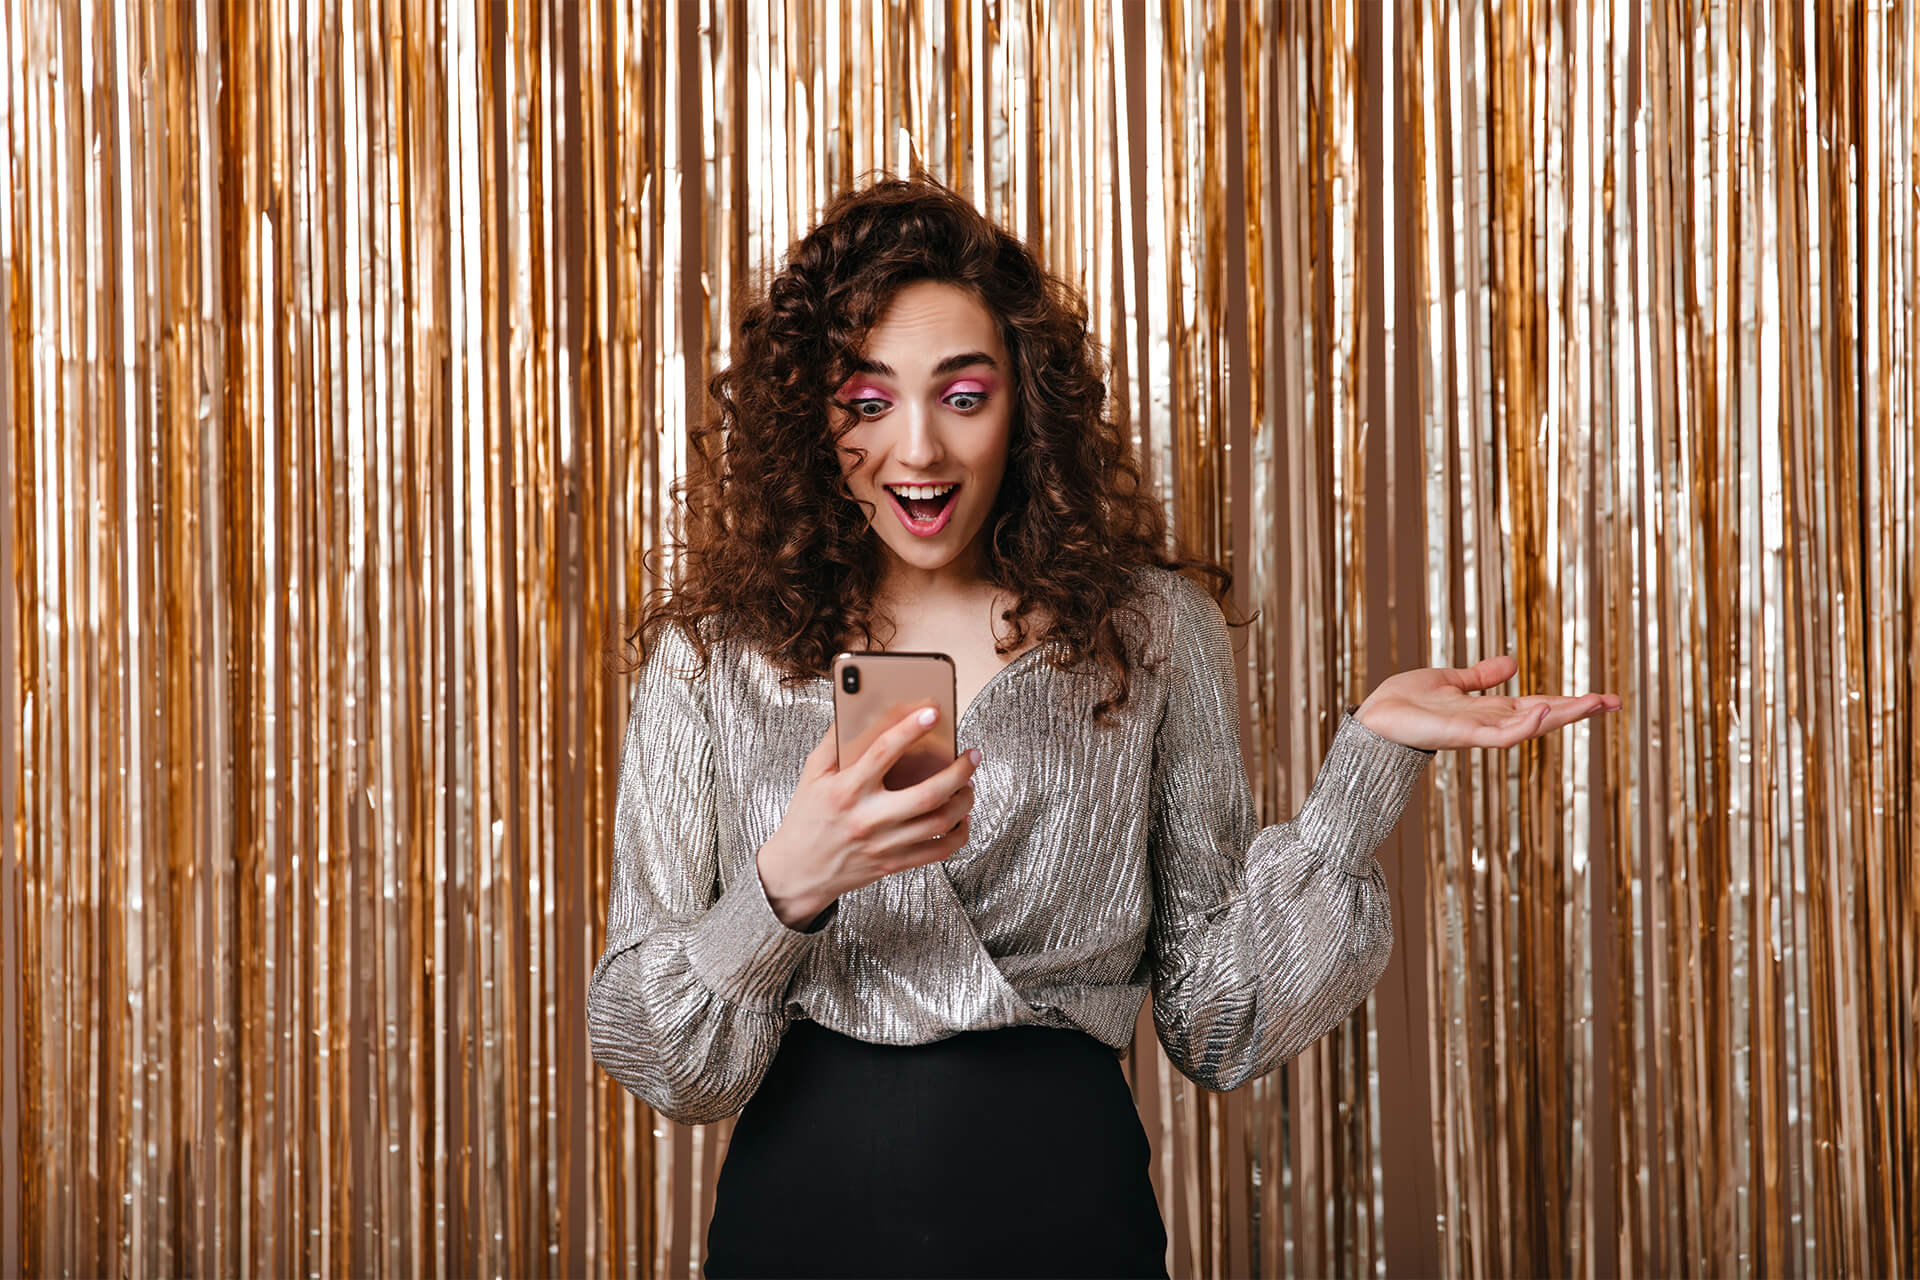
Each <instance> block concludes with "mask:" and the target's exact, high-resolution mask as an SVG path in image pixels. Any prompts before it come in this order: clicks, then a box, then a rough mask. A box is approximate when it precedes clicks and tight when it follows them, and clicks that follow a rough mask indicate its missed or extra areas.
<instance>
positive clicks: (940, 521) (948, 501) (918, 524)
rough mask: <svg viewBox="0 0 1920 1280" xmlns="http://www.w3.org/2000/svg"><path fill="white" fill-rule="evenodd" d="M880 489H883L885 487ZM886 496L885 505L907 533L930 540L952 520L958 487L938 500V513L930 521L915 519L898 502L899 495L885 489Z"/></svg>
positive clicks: (901, 503)
mask: <svg viewBox="0 0 1920 1280" xmlns="http://www.w3.org/2000/svg"><path fill="white" fill-rule="evenodd" d="M882 487H883V488H884V487H885V486H882ZM886 494H887V503H888V505H889V506H891V507H892V508H893V514H894V516H895V518H896V519H898V520H899V521H900V523H901V525H902V526H903V527H905V529H906V530H907V532H908V533H911V534H913V535H914V536H915V537H917V538H931V537H933V536H934V535H935V534H937V533H939V532H940V531H941V530H942V529H944V528H946V527H947V521H949V520H951V519H953V509H954V507H955V506H956V505H957V500H958V498H959V497H960V487H959V486H958V485H955V486H954V487H953V488H952V489H951V490H950V491H948V493H947V494H946V496H945V497H944V498H942V499H940V501H941V503H942V506H941V508H940V513H939V514H938V515H936V516H934V517H933V518H932V519H931V520H921V519H918V518H916V517H915V516H914V514H913V512H911V511H910V510H908V509H907V506H906V504H905V503H903V502H902V501H901V500H900V495H898V494H896V493H895V492H894V491H893V490H892V489H887V490H886ZM916 501H917V500H916Z"/></svg>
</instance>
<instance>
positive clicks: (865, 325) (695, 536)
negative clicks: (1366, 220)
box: [626, 177, 1232, 722]
mask: <svg viewBox="0 0 1920 1280" xmlns="http://www.w3.org/2000/svg"><path fill="white" fill-rule="evenodd" d="M922 280H927V281H938V282H943V283H948V284H953V285H957V286H959V287H961V288H964V289H967V290H970V291H971V292H972V293H973V294H974V295H975V296H977V297H978V298H980V299H981V300H982V301H983V302H984V303H985V304H986V306H987V307H988V309H989V310H990V311H991V312H992V314H994V315H995V316H997V317H998V318H999V320H1000V323H1001V327H1002V335H1003V339H1004V342H1005V344H1006V348H1007V351H1008V352H1009V354H1010V356H1011V359H1012V362H1013V372H1014V380H1015V384H1016V387H1017V391H1018V395H1017V399H1016V401H1015V405H1014V409H1013V420H1012V424H1011V435H1010V439H1009V443H1008V448H1007V466H1006V472H1005V476H1004V478H1003V480H1002V482H1001V486H1000V493H999V495H998V497H997V499H996V501H995V503H994V506H993V508H992V510H991V512H990V514H989V516H988V528H989V529H990V534H989V538H988V547H989V551H988V556H987V559H988V566H989V567H988V581H989V582H990V583H991V584H992V585H993V586H994V587H996V588H998V589H1000V590H1002V591H1004V592H1006V593H1008V594H1010V595H1011V596H1012V597H1013V598H1014V600H1015V601H1016V603H1015V604H1014V606H1013V607H1012V608H1011V609H1008V610H1007V611H1005V612H1004V613H1002V614H1001V617H1002V619H1003V620H1004V621H1005V622H1007V623H1008V624H1010V628H1011V632H1012V637H1013V638H1012V640H1011V641H1010V642H1009V643H1008V644H1005V645H997V646H996V649H997V651H998V652H1000V653H1003V654H1004V653H1008V652H1012V651H1014V650H1017V649H1018V648H1020V647H1021V645H1022V644H1024V642H1025V640H1026V637H1027V625H1026V622H1025V619H1026V616H1027V615H1028V614H1029V613H1032V612H1033V611H1034V610H1035V609H1036V608H1038V609H1040V610H1041V611H1042V616H1044V617H1045V618H1046V619H1047V620H1048V621H1047V625H1046V628H1045V630H1044V631H1043V632H1042V633H1041V635H1040V637H1039V639H1040V641H1042V642H1044V641H1048V640H1054V641H1058V642H1059V643H1058V645H1057V646H1056V648H1055V652H1054V653H1053V654H1052V655H1051V656H1049V659H1048V660H1049V661H1050V662H1051V663H1052V665H1053V666H1054V667H1055V668H1056V669H1060V670H1068V669H1082V670H1083V669H1085V668H1086V666H1087V664H1088V663H1089V662H1090V661H1091V662H1094V663H1097V664H1098V665H1099V666H1100V667H1102V668H1104V669H1105V670H1106V672H1107V675H1108V683H1107V686H1106V688H1105V690H1104V692H1105V694H1106V697H1105V698H1104V699H1103V700H1102V701H1101V702H1100V703H1099V704H1098V705H1096V706H1095V708H1094V719H1095V720H1096V721H1098V722H1105V721H1106V720H1107V719H1108V717H1109V713H1110V711H1111V710H1112V709H1113V708H1116V707H1119V706H1123V705H1125V703H1126V701H1127V695H1128V690H1129V674H1130V666H1129V659H1128V655H1127V649H1126V646H1125V644H1124V643H1123V641H1122V636H1121V634H1120V631H1119V629H1118V628H1117V627H1116V625H1115V623H1114V615H1115V613H1116V612H1117V611H1120V610H1124V609H1129V608H1130V607H1131V606H1130V605H1129V604H1128V597H1129V595H1130V593H1131V590H1132V579H1133V575H1134V572H1135V570H1137V569H1138V568H1140V567H1142V566H1147V565H1153V566H1157V567H1160V568H1163V569H1171V570H1175V571H1180V570H1186V569H1192V570H1197V571H1199V572H1202V573H1206V574H1209V575H1211V576H1213V577H1214V578H1215V579H1216V580H1217V585H1216V587H1215V589H1214V591H1213V595H1214V598H1215V599H1216V600H1223V599H1224V598H1225V596H1226V593H1227V590H1228V589H1229V587H1230V586H1231V583H1232V576H1231V575H1230V574H1229V573H1228V572H1227V570H1225V569H1223V568H1221V567H1220V566H1219V565H1217V564H1215V563H1213V562H1212V561H1210V560H1201V559H1191V558H1181V557H1177V556H1175V555H1173V554H1172V553H1171V552H1170V551H1169V547H1168V538H1167V529H1166V521H1165V518H1164V516H1163V515H1162V513H1161V508H1160V504H1159V502H1158V501H1156V500H1155V499H1154V497H1153V496H1152V495H1151V494H1149V493H1146V492H1143V489H1142V481H1141V476H1140V471H1139V468H1138V466H1137V465H1136V464H1135V462H1134V460H1133V458H1132V456H1131V451H1130V450H1129V448H1128V443H1127V438H1126V435H1125V434H1124V433H1123V432H1122V430H1121V429H1120V427H1119V426H1118V425H1117V424H1116V423H1115V422H1114V421H1113V419H1112V418H1110V417H1109V416H1108V415H1107V412H1106V409H1107V386H1106V381H1105V378H1104V376H1103V375H1104V372H1105V369H1104V363H1103V361H1102V360H1101V358H1100V354H1099V351H1098V348H1097V347H1096V345H1095V343H1094V341H1093V337H1092V335H1091V334H1090V333H1089V332H1088V330H1087V309H1086V303H1085V302H1084V301H1083V300H1082V298H1081V297H1080V295H1079V293H1078V292H1077V291H1076V290H1074V289H1073V288H1072V287H1071V286H1069V285H1068V284H1066V283H1065V282H1063V281H1061V280H1060V279H1058V278H1057V277H1055V276H1054V275H1052V274H1051V273H1050V272H1048V271H1047V270H1046V269H1045V268H1044V267H1042V266H1041V264H1040V263H1039V261H1038V260H1036V259H1035V257H1034V255H1033V254H1032V253H1030V252H1029V251H1028V250H1027V248H1026V246H1025V245H1023V244H1021V243H1020V241H1019V240H1018V239H1016V238H1015V237H1014V236H1012V235H1010V234H1009V233H1008V232H1006V231H1004V230H1002V229H1001V228H999V227H997V226H995V225H994V224H993V223H992V222H991V221H989V220H988V219H987V218H986V217H985V216H983V215H982V214H981V213H980V212H979V211H978V210H976V209H975V208H974V207H973V206H972V205H971V204H969V203H968V202H967V201H966V200H965V199H964V198H962V197H961V196H960V195H958V194H956V193H955V192H953V191H952V190H950V189H948V188H947V187H945V186H943V185H941V184H940V183H938V182H936V181H933V180H931V179H928V178H925V177H915V178H913V179H910V180H900V179H882V180H879V181H874V182H872V183H870V184H869V185H867V186H865V187H864V188H862V189H858V190H854V191H849V192H846V193H844V194H842V195H841V196H839V197H838V198H837V199H835V200H834V201H833V202H832V204H831V205H829V206H828V208H827V210H826V213H825V215H824V216H823V217H822V219H821V221H820V223H819V225H818V226H817V227H815V228H814V229H813V230H812V231H811V232H809V233H808V234H807V235H806V236H805V237H804V238H803V239H801V240H800V242H799V243H798V244H796V245H795V246H794V247H793V248H792V250H791V251H790V252H789V254H788V257H787V261H786V264H785V265H784V266H783V267H781V268H779V269H778V270H777V271H776V272H775V273H774V274H773V276H772V278H771V280H770V282H769V283H768V285H767V288H766V291H765V293H764V294H763V295H759V296H756V297H755V298H753V299H752V301H751V303H750V304H749V305H747V306H746V307H744V309H743V310H742V311H741V312H740V318H739V323H738V328H737V330H736V334H735V340H734V348H733V349H734V353H735V356H734V361H733V363H732V364H731V365H730V366H728V367H727V368H726V369H723V370H721V371H720V372H719V373H717V374H715V375H714V376H713V378H712V379H711V380H710V381H709V383H708V384H707V385H708V391H709V393H710V395H711V398H712V399H711V404H710V406H709V412H708V414H707V415H706V417H705V419H704V420H703V421H702V422H701V423H700V424H699V425H698V426H696V427H695V428H694V429H693V431H692V434H691V443H692V446H693V449H692V460H691V465H690V467H689V472H688V475H687V476H686V477H685V478H684V479H682V480H677V481H675V482H674V484H673V486H672V489H671V490H670V492H671V493H672V495H673V496H674V497H675V498H676V499H682V500H683V501H681V502H677V503H676V507H677V508H678V514H679V517H680V532H681V533H682V535H683V536H675V537H674V539H673V546H674V547H675V549H676V551H677V552H678V555H677V557H676V560H675V566H674V572H673V576H672V581H671V583H670V584H668V585H664V586H660V587H657V588H656V589H655V590H654V591H653V592H652V593H651V596H650V598H649V600H648V602H647V603H646V605H645V607H644V608H643V609H642V610H641V611H640V613H639V618H638V621H637V623H635V624H634V625H633V626H632V627H631V628H630V629H629V631H628V633H627V637H626V638H627V640H628V642H629V644H630V645H632V646H633V647H634V648H636V649H637V650H638V654H639V657H638V660H637V661H635V662H633V663H632V665H631V666H630V667H628V669H633V668H635V667H637V666H638V665H639V664H640V663H642V662H644V661H645V655H646V653H647V652H649V651H650V648H651V645H650V644H649V640H650V638H651V637H652V635H653V633H654V632H655V630H656V629H657V628H659V627H661V626H663V625H665V624H667V623H669V622H675V623H678V624H680V625H681V627H682V628H683V630H684V631H685V633H686V635H687V638H688V640H689V641H690V642H691V643H692V645H693V646H694V649H695V652H696V653H697V654H698V655H699V661H700V669H701V670H704V669H705V667H706V664H707V661H708V659H709V657H710V656H711V647H712V645H714V644H717V643H720V642H722V641H725V640H737V641H740V642H743V643H745V644H747V645H750V646H751V647H753V648H754V649H757V650H758V651H760V652H761V653H763V654H765V655H766V656H767V657H768V658H769V659H771V660H772V661H773V662H774V663H775V665H776V666H778V667H779V668H780V669H781V670H782V671H783V672H785V673H786V679H787V682H788V683H789V684H791V683H794V682H797V681H801V680H810V679H820V678H823V677H825V676H826V675H827V674H828V672H829V671H830V669H831V665H832V661H833V656H834V654H835V653H836V652H838V651H839V649H840V647H841V645H840V644H839V640H840V638H841V637H844V636H848V635H853V634H856V633H857V634H860V635H864V636H865V637H866V638H867V643H868V645H869V646H870V647H871V646H872V645H873V630H872V622H873V616H872V609H873V601H874V592H875V588H876V586H877V584H878V581H879V576H880V570H881V559H880V550H879V539H878V536H877V535H875V534H874V533H873V532H872V529H871V526H870V523H869V522H870V519H871V516H870V513H869V508H867V507H865V506H863V505H861V504H859V503H858V502H856V500H855V499H854V496H853V494H852V493H851V492H850V491H849V490H848V488H847V484H846V479H845V477H844V476H843V474H842V472H841V467H840V461H839V448H838V442H839V439H840V436H841V435H842V434H844V433H845V432H846V431H847V430H848V429H849V428H850V427H851V425H852V423H851V421H842V422H841V423H840V424H839V425H837V426H836V425H835V418H836V415H835V414H834V413H833V409H834V408H835V407H836V406H839V407H843V408H844V407H845V406H840V405H839V402H838V401H837V400H836V399H835V388H838V387H840V386H841V385H842V384H843V383H844V382H845V380H846V379H847V377H848V376H850V375H851V374H852V373H853V372H854V370H855V367H856V366H855V361H856V360H857V359H858V358H859V356H860V354H861V349H862V346H863V344H864V342H865V340H866V335H867V333H868V331H869V330H870V329H871V328H872V327H873V326H874V324H876V323H877V322H878V321H879V319H880V317H881V316H882V315H883V313H884V312H885V310H886V307H887V304H888V302H889V301H890V299H891V298H892V296H893V294H894V293H895V292H896V291H897V290H898V289H900V288H901V287H902V286H903V285H906V284H909V283H912V282H914V281H922Z"/></svg>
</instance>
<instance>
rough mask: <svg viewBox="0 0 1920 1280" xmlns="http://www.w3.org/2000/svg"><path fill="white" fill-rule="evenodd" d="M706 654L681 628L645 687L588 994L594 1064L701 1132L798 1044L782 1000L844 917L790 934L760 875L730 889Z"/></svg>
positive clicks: (663, 642) (660, 652)
mask: <svg viewBox="0 0 1920 1280" xmlns="http://www.w3.org/2000/svg"><path fill="white" fill-rule="evenodd" d="M694 661H695V655H694V652H693V646H692V645H691V644H690V643H689V642H688V640H687V638H686V636H685V634H684V633H682V632H680V631H678V630H676V629H674V628H672V627H669V628H667V629H666V630H665V631H664V632H663V633H662V636H661V639H660V643H659V644H658V645H657V646H656V648H655V651H654V652H653V653H651V654H649V655H648V658H647V662H646V664H645V665H644V666H643V667H642V668H641V672H640V677H639V680H638V682H637V684H636V686H635V689H634V694H633V702H632V705H631V709H630V711H629V712H628V716H627V730H626V739H625V741H624V743H623V744H622V746H621V751H620V791H619V797H618V800H617V802H616V804H615V806H614V832H613V881H612V886H611V889H610V891H609V894H608V900H607V946H606V951H605V953H604V954H603V955H602V956H601V957H600V962H599V963H598V964H597V965H595V966H594V970H593V978H592V981H591V983H590V984H589V986H588V989H587V1031H588V1036H589V1039H590V1041H591V1044H592V1047H593V1058H594V1061H595V1062H597V1063H599V1064H600V1066H601V1067H602V1068H603V1069H605V1071H606V1072H607V1074H608V1075H610V1076H612V1077H613V1078H614V1079H615V1080H618V1081H619V1082H620V1083H621V1084H622V1085H624V1086H626V1088H627V1089H628V1090H629V1091H630V1092H631V1093H633V1094H635V1095H636V1096H637V1097H639V1098H640V1099H642V1100H643V1101H645V1102H646V1103H647V1104H648V1105H650V1106H652V1107H653V1108H654V1110H656V1111H659V1112H661V1113H662V1114H664V1115H667V1116H670V1117H672V1118H673V1119H675V1120H680V1121H683V1122H685V1123H688V1124H705V1123H708V1122H710V1121H714V1120H719V1119H722V1118H724V1117H726V1116H730V1115H732V1114H734V1113H735V1112H737V1111H739V1110H740V1109H741V1108H742V1107H744V1106H745V1105H746V1103H747V1099H748V1098H750V1097H752V1096H753V1091H754V1090H755V1089H756V1088H758V1087H759V1084H760V1080H761V1077H763V1076H764V1075H765V1074H766V1071H767V1067H768V1065H769V1064H770V1063H771V1062H772V1061H773V1055H774V1051H775V1050H776V1049H777V1048H779V1045H780V1038H781V1036H782V1035H784V1034H785V1033H786V1029H787V1023H788V1017H787V1015H786V1013H785V1012H784V1011H783V1004H782V997H783V994H784V993H785V991H786V989H787V986H788V983H789V982H790V981H791V980H792V978H793V974H794V970H795V969H797V968H798V967H799V965H800V962H801V961H802V960H803V959H804V958H805V957H806V954H807V952H808V951H809V950H810V949H811V948H812V947H814V946H816V945H818V943H819V942H820V941H821V934H820V932H819V931H820V930H821V929H823V928H824V927H825V926H826V925H827V923H828V922H829V921H831V920H832V918H833V916H834V915H835V914H836V912H837V906H829V907H828V908H827V909H826V911H825V912H823V913H822V914H821V915H820V916H819V917H818V918H816V919H815V920H814V922H813V924H812V925H811V926H810V927H809V930H808V931H805V932H803V931H799V930H795V929H790V928H788V927H787V926H786V925H784V924H782V923H781V922H780V918H779V917H778V916H776V915H774V913H773V907H772V906H771V905H770V904H769V903H768V901H767V895H766V890H765V888H764V887H763V886H762V885H761V883H760V877H759V875H758V874H756V873H755V871H754V869H753V866H752V864H751V863H750V864H749V865H748V867H747V869H746V871H745V873H744V874H742V875H740V876H739V877H738V878H737V879H736V880H735V882H734V883H733V884H732V885H731V886H729V887H728V888H727V890H726V891H725V892H724V893H721V892H719V885H718V843H717V829H718V824H717V818H716V800H715V794H714V741H713V733H712V729H711V726H710V723H709V721H708V717H707V715H706V713H705V710H704V709H703V707H702V706H701V704H700V694H699V690H698V689H696V687H695V685H694V684H693V683H692V682H691V681H689V680H687V679H684V678H682V676H681V675H680V674H679V673H681V672H690V671H691V670H692V669H693V666H694Z"/></svg>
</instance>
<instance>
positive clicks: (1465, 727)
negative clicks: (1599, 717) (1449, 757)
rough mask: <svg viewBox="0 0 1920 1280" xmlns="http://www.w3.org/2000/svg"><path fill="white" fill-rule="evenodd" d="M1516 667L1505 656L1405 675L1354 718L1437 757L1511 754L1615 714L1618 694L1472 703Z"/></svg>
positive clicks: (1384, 685)
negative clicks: (1466, 751)
mask: <svg viewBox="0 0 1920 1280" xmlns="http://www.w3.org/2000/svg"><path fill="white" fill-rule="evenodd" d="M1519 666H1520V664H1519V663H1517V662H1515V661H1514V660H1513V658H1512V657H1511V656H1509V655H1508V654H1504V653H1503V654H1501V655H1499V656H1498V657H1494V658H1487V659H1485V660H1484V661H1481V662H1476V663H1475V664H1474V665H1472V666H1471V667H1465V668H1457V667H1422V668H1421V669H1420V670H1418V671H1402V672H1401V673H1400V674H1399V675H1396V676H1389V677H1388V678H1387V679H1385V680H1383V681H1381V682H1380V686H1379V687H1378V688H1377V689H1375V690H1374V691H1373V692H1372V693H1370V694H1368V695H1367V700H1366V701H1365V702H1363V703H1361V704H1360V709H1359V710H1358V711H1356V712H1354V713H1353V718H1354V719H1356V720H1358V721H1359V722H1360V723H1361V724H1363V725H1365V726H1366V727H1367V728H1369V729H1371V730H1372V731H1373V732H1375V733H1377V734H1379V735H1380V736H1381V737H1383V738H1389V739H1391V740H1393V741H1394V742H1398V743H1402V744H1404V745H1406V746H1409V747H1418V748H1420V749H1421V750H1422V751H1439V750H1443V749H1445V748H1448V747H1510V746H1512V745H1514V744H1515V743H1516V742H1525V741H1526V740H1527V739H1528V738H1538V737H1540V736H1541V735H1543V734H1547V733H1551V732H1553V731H1554V730H1555V729H1561V728H1565V727H1566V726H1567V725H1570V724H1572V723H1573V722H1574V721H1576V720H1585V719H1586V718H1587V717H1588V716H1590V715H1594V714H1596V713H1598V712H1602V711H1618V710H1619V709H1620V705H1621V699H1620V695H1619V694H1616V693H1583V694H1565V695H1563V694H1546V693H1541V694H1533V695H1530V696H1528V697H1523V698H1514V697H1507V696H1504V695H1486V696H1482V697H1475V696H1474V694H1475V693H1476V691H1478V690H1481V689H1491V688H1492V687H1493V686H1495V685H1497V684H1501V683H1503V682H1505V681H1507V680H1509V679H1511V678H1512V677H1513V673H1514V672H1515V671H1517V670H1519Z"/></svg>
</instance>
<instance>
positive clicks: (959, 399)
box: [947, 391, 987, 413]
mask: <svg viewBox="0 0 1920 1280" xmlns="http://www.w3.org/2000/svg"><path fill="white" fill-rule="evenodd" d="M986 402H987V393H986V392H984V391H956V392H954V393H953V394H952V395H950V396H948V397H947V403H948V404H950V405H952V406H953V407H954V408H956V409H958V410H959V411H960V412H962V413H972V412H973V411H974V410H975V409H978V408H979V407H980V406H981V405H983V404H985V403H986Z"/></svg>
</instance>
